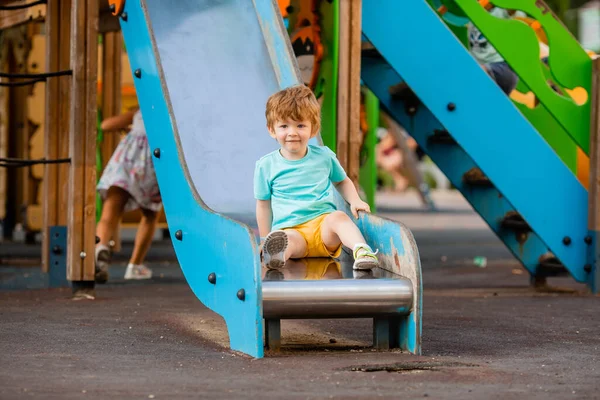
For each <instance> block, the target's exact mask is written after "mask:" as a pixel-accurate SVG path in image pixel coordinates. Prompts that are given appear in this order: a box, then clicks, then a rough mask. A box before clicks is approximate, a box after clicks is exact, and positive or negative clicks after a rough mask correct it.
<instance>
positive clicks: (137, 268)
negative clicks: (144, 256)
mask: <svg viewBox="0 0 600 400" xmlns="http://www.w3.org/2000/svg"><path fill="white" fill-rule="evenodd" d="M150 278H152V270H151V269H150V268H148V267H146V266H145V265H135V264H128V265H127V270H125V279H137V280H140V279H150Z"/></svg>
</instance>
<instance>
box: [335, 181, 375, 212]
mask: <svg viewBox="0 0 600 400" xmlns="http://www.w3.org/2000/svg"><path fill="white" fill-rule="evenodd" d="M335 186H336V187H337V190H338V191H339V192H340V194H341V195H342V197H343V198H344V200H346V201H347V202H348V203H350V211H352V215H354V218H358V212H359V211H366V212H368V213H370V212H371V207H369V205H368V204H367V203H365V202H364V201H362V200H361V198H360V196H359V195H358V192H357V191H356V187H355V186H354V183H353V182H352V180H351V179H350V178H348V177H346V179H344V180H343V181H341V182H335Z"/></svg>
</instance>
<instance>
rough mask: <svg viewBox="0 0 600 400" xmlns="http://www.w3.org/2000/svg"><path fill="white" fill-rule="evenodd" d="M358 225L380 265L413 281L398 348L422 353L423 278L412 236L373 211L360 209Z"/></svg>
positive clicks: (406, 230) (403, 228)
mask: <svg viewBox="0 0 600 400" xmlns="http://www.w3.org/2000/svg"><path fill="white" fill-rule="evenodd" d="M358 227H359V229H360V231H361V232H362V234H363V235H364V236H365V239H366V241H367V243H368V244H369V245H370V246H371V247H372V248H374V249H377V250H379V255H378V258H379V262H380V266H381V268H382V269H386V270H388V271H391V272H393V273H395V274H398V275H401V276H404V277H406V278H408V279H410V281H411V282H412V285H413V294H414V298H413V306H412V309H411V312H410V314H409V315H407V316H406V317H404V318H403V319H402V320H401V322H400V332H398V333H399V335H400V337H399V338H398V339H399V340H398V343H400V348H402V349H404V350H406V351H409V352H411V353H413V354H421V330H422V314H423V311H422V310H423V284H422V282H423V281H422V277H421V260H420V258H419V250H418V248H417V244H416V242H415V239H414V237H413V235H412V233H411V232H410V230H409V229H408V228H407V227H406V226H405V225H404V224H401V223H398V222H396V221H391V220H388V219H386V218H381V217H378V216H375V215H372V214H365V213H361V215H360V219H359V220H358Z"/></svg>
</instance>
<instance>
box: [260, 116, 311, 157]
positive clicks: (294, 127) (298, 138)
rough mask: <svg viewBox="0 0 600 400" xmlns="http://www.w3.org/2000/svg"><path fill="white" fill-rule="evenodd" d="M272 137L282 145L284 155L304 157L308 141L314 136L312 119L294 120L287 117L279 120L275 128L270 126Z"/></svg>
mask: <svg viewBox="0 0 600 400" xmlns="http://www.w3.org/2000/svg"><path fill="white" fill-rule="evenodd" d="M269 133H270V134H271V137H272V138H274V139H275V140H277V143H279V145H280V146H281V150H282V154H283V156H284V157H286V156H287V157H293V158H296V157H304V155H305V154H306V148H307V147H308V141H309V139H310V138H312V137H313V136H314V134H313V132H312V124H311V122H310V121H308V120H305V121H294V120H293V119H287V120H284V121H277V122H276V123H275V125H274V126H273V128H269Z"/></svg>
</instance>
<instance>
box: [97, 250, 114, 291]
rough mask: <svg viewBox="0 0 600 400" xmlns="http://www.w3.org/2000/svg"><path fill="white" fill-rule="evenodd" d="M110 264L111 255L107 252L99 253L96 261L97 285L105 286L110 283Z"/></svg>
mask: <svg viewBox="0 0 600 400" xmlns="http://www.w3.org/2000/svg"><path fill="white" fill-rule="evenodd" d="M109 264H110V254H109V253H108V251H107V250H102V251H100V252H99V253H98V259H97V260H96V271H95V275H94V278H95V281H96V283H100V284H104V283H106V282H108V277H109V275H108V266H109Z"/></svg>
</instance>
